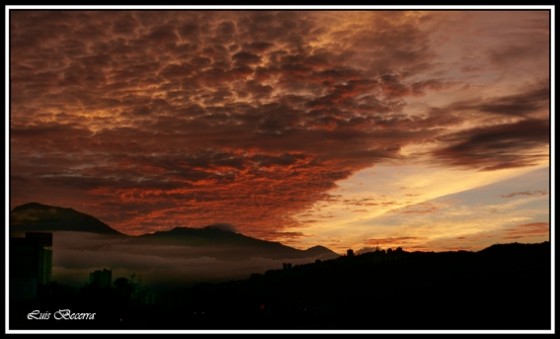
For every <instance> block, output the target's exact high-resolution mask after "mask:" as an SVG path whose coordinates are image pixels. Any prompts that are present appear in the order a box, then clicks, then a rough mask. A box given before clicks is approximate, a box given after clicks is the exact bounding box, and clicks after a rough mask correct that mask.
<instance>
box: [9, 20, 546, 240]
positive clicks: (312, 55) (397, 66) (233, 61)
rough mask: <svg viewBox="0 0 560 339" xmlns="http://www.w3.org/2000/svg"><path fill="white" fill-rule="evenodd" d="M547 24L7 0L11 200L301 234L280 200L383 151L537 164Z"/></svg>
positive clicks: (301, 207) (148, 227)
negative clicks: (17, 4) (11, 8)
mask: <svg viewBox="0 0 560 339" xmlns="http://www.w3.org/2000/svg"><path fill="white" fill-rule="evenodd" d="M459 28H460V29H459ZM548 34H549V28H548V13H547V12H538V11H533V12H507V11H502V12H495V13H493V12H399V11H392V12H383V11H369V12H367V11H364V12H330V11H320V12H319V11H318V12H312V11H298V12H291V11H278V12H268V11H258V12H243V11H235V12H234V11H231V12H230V11H223V12H219V11H211V12H196V11H158V12H150V11H115V12H95V11H72V12H55V11H15V12H12V13H11V17H10V77H11V78H10V80H11V86H12V87H11V92H10V93H11V97H10V100H11V125H10V146H11V152H12V153H11V159H10V160H11V163H10V171H11V172H10V183H11V190H12V191H11V200H12V201H11V203H12V205H13V206H15V205H17V204H20V203H23V202H27V201H41V202H44V203H49V204H52V205H61V206H72V207H75V208H77V209H79V210H82V211H84V212H87V213H90V214H92V215H95V216H96V217H99V218H100V219H102V220H103V221H105V222H107V223H109V224H110V225H112V226H113V227H115V228H117V229H118V230H120V231H123V232H128V233H143V232H146V231H153V230H156V229H161V228H163V229H166V228H170V227H171V226H176V225H188V226H198V225H206V224H211V223H217V222H224V223H231V224H234V225H236V227H238V228H239V229H240V230H241V231H243V232H244V233H247V234H251V235H254V236H259V237H263V238H276V237H277V236H278V235H279V234H282V233H285V234H286V236H289V237H297V236H298V235H299V234H298V233H297V232H291V233H286V232H283V229H285V228H287V227H290V226H297V222H296V221H295V220H294V219H293V218H291V216H292V215H294V214H295V213H298V212H302V211H305V210H306V209H307V208H309V207H310V206H312V205H313V203H315V202H317V201H319V200H322V199H325V198H327V195H326V194H327V192H328V191H329V190H330V189H332V188H334V187H336V182H337V181H340V180H342V179H345V178H348V177H349V176H350V175H351V174H353V173H355V172H356V171H358V170H360V169H364V168H367V167H370V166H373V165H375V164H378V163H382V162H386V161H390V160H391V159H400V160H406V159H408V158H411V159H418V158H422V159H426V160H427V161H431V162H433V163H437V164H439V165H440V166H450V167H459V168H475V169H480V170H496V169H503V168H511V167H519V166H530V165H534V164H536V163H539V162H542V161H543V159H546V157H548V148H547V146H548V144H549V138H548V130H549V120H548V119H549V118H548V104H549V96H548V93H549V88H548V61H549V60H548ZM512 65H514V66H515V67H512ZM417 145H424V146H425V148H424V149H423V151H422V152H418V153H415V154H404V153H403V152H402V149H403V148H404V147H407V146H417Z"/></svg>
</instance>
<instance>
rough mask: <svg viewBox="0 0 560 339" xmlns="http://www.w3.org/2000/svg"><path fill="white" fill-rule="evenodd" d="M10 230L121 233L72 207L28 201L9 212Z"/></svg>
mask: <svg viewBox="0 0 560 339" xmlns="http://www.w3.org/2000/svg"><path fill="white" fill-rule="evenodd" d="M10 231H11V232H30V231H41V232H52V231H76V232H91V233H99V234H107V235H122V233H120V232H118V231H117V230H115V229H113V228H111V227H109V226H108V225H106V224H105V223H103V222H102V221H100V220H99V219H96V218H94V217H92V216H90V215H87V214H84V213H81V212H78V211H75V210H73V209H72V208H62V207H55V206H47V205H42V204H39V203H28V204H24V205H21V206H18V207H16V208H14V209H13V210H12V211H11V213H10Z"/></svg>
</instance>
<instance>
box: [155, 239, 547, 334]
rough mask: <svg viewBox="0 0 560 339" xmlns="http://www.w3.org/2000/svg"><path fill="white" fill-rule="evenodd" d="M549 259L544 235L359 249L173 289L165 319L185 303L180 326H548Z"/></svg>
mask: <svg viewBox="0 0 560 339" xmlns="http://www.w3.org/2000/svg"><path fill="white" fill-rule="evenodd" d="M504 254H507V255H504ZM550 259H551V255H550V244H549V243H548V242H545V243H542V244H508V245H497V246H492V247H490V248H488V249H485V250H482V251H480V252H468V251H459V252H441V253H434V252H429V253H425V252H413V253H409V252H406V251H399V252H397V251H393V252H391V253H385V252H383V251H379V252H373V253H365V254H362V255H357V256H354V257H346V256H345V257H340V258H338V259H334V260H328V261H319V262H316V263H312V264H305V265H297V266H294V267H293V268H291V269H284V270H270V271H267V272H266V273H265V274H254V275H252V276H251V278H250V279H248V280H243V281H235V282H229V283H222V284H203V285H198V286H195V287H193V288H190V289H184V290H177V291H173V292H171V293H170V295H172V296H173V298H172V299H169V300H172V301H170V304H169V307H170V312H169V313H168V314H166V316H170V317H172V315H173V314H175V311H178V310H179V309H180V310H183V312H184V314H187V315H188V316H187V317H186V318H185V317H182V318H181V319H178V318H177V319H175V321H176V324H177V326H187V328H237V329H239V328H266V329H409V330H415V329H436V330H438V329H454V330H473V329H493V330H506V329H508V330H519V329H550V326H551V270H550ZM175 303H176V304H175ZM201 312H202V313H201ZM193 314H195V315H196V314H198V316H194V317H193ZM200 314H204V316H200ZM170 321H171V324H173V323H174V321H173V320H170ZM181 324H188V325H181ZM170 326H173V325H170ZM183 328H184V327H183Z"/></svg>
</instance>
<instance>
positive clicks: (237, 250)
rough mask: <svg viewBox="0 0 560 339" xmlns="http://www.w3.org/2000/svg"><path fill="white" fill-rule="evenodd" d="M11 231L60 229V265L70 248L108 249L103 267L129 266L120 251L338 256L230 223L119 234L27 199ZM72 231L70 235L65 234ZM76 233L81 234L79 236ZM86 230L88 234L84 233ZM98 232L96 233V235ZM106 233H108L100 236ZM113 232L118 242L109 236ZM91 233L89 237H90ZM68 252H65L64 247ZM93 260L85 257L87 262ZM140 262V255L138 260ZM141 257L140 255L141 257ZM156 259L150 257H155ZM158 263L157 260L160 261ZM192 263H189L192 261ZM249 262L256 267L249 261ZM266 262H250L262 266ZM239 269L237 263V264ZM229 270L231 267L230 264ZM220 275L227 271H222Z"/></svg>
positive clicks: (223, 256)
mask: <svg viewBox="0 0 560 339" xmlns="http://www.w3.org/2000/svg"><path fill="white" fill-rule="evenodd" d="M10 231H11V233H13V234H17V233H20V234H21V233H24V232H30V231H35V232H37V231H40V232H60V233H58V234H57V235H56V237H55V238H57V239H58V244H59V248H56V249H55V250H56V251H57V253H59V256H58V260H60V263H59V264H61V265H64V264H65V263H66V261H67V262H68V263H70V262H74V260H75V252H72V251H71V250H70V249H74V250H83V251H86V250H97V249H98V248H104V249H105V253H108V252H110V251H112V252H114V253H115V255H113V256H112V258H110V259H108V261H107V259H104V260H106V261H107V263H105V265H108V264H109V263H113V264H114V265H124V267H126V265H129V264H130V262H118V263H116V261H117V260H118V258H120V257H121V256H120V255H117V253H123V254H124V253H126V255H127V258H128V257H130V256H133V257H138V258H144V257H145V256H146V255H152V256H154V257H157V258H159V259H157V260H162V259H161V258H165V259H164V260H167V261H171V260H175V259H176V258H180V259H181V260H191V259H192V260H196V259H198V258H214V259H216V260H220V261H224V262H228V263H232V262H234V261H237V262H238V263H241V262H243V261H247V260H248V259H251V258H263V259H273V260H292V259H293V260H294V263H296V262H301V261H307V262H308V261H314V260H317V259H321V260H326V259H333V258H337V257H339V255H338V254H337V253H335V252H333V251H331V250H329V249H328V248H326V247H323V246H315V247H312V248H310V249H307V250H300V249H296V248H293V247H290V246H286V245H283V244H281V243H279V242H274V241H267V240H261V239H256V238H252V237H249V236H246V235H243V234H241V233H238V232H237V231H236V230H235V228H234V227H233V226H232V225H229V224H213V225H209V226H206V227H204V228H188V227H176V228H174V229H171V230H167V231H158V232H155V233H148V234H143V235H139V236H130V235H126V234H122V233H120V232H118V231H116V230H114V229H113V228H111V227H110V226H108V225H106V224H104V223H103V222H101V221H100V220H98V219H96V218H94V217H92V216H90V215H87V214H84V213H81V212H78V211H75V210H73V209H71V208H61V207H55V206H48V205H43V204H39V203H28V204H25V205H21V206H18V207H16V208H14V209H13V210H12V211H11V213H10ZM69 232H72V233H69ZM80 232H84V233H83V235H82V234H80ZM85 232H88V234H86V233H85ZM99 236H101V237H99ZM105 236H109V237H105ZM114 236H117V237H118V240H115V239H113V238H114ZM92 237H93V238H92ZM66 250H69V252H68V253H72V254H69V255H65V254H64V253H66V252H65V251H66ZM96 258H97V261H98V263H97V262H96V263H97V264H98V265H101V266H102V265H104V262H102V256H101V255H98V256H96ZM92 260H94V258H90V259H89V261H90V263H91V262H92ZM139 260H140V259H139ZM142 260H145V259H142ZM154 260H155V259H154ZM160 264H161V262H160ZM243 264H244V266H247V267H246V270H245V271H243V270H242V269H239V272H241V271H243V272H245V273H250V272H249V271H247V270H249V266H248V265H249V264H251V263H249V262H248V263H243ZM193 265H194V264H193ZM254 265H257V264H256V263H254ZM263 265H269V264H264V263H263V264H262V265H261V266H262V267H261V266H254V268H253V269H257V268H259V267H261V268H265V267H266V266H263ZM237 267H238V268H239V267H240V266H239V265H237ZM232 270H233V268H232ZM223 271H224V273H225V272H226V271H227V270H226V269H224V270H223Z"/></svg>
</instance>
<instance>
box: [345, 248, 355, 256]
mask: <svg viewBox="0 0 560 339" xmlns="http://www.w3.org/2000/svg"><path fill="white" fill-rule="evenodd" d="M346 256H348V257H353V256H354V250H351V249H350V250H348V251H346Z"/></svg>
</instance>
